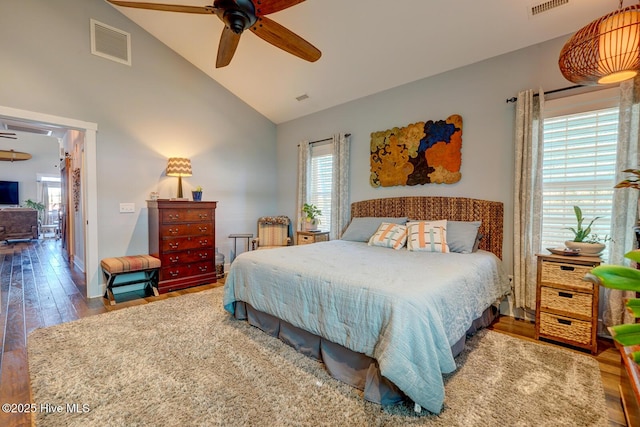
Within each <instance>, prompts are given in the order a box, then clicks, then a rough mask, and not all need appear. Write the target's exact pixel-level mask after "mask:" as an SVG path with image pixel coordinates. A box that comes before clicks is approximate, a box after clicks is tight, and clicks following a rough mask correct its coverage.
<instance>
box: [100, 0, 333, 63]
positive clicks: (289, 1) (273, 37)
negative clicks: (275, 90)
mask: <svg viewBox="0 0 640 427" xmlns="http://www.w3.org/2000/svg"><path fill="white" fill-rule="evenodd" d="M107 1H108V2H109V3H112V4H114V5H116V6H124V7H133V8H138V9H151V10H161V11H167V12H183V13H198V14H215V15H217V16H218V18H220V19H221V20H222V22H224V24H225V26H224V29H223V30H222V36H221V37H220V44H219V46H218V57H217V59H216V68H221V67H225V66H227V65H229V63H230V62H231V59H232V58H233V54H234V53H235V52H236V48H237V47H238V42H239V41H240V35H241V34H242V32H243V31H244V30H246V29H247V28H248V29H249V30H251V32H252V33H254V34H255V35H257V36H258V37H260V38H261V39H263V40H265V41H267V42H269V43H271V44H272V45H274V46H276V47H279V48H280V49H282V50H284V51H286V52H289V53H291V54H293V55H295V56H297V57H299V58H302V59H304V60H306V61H309V62H315V61H317V60H318V59H320V56H321V55H322V53H321V52H320V51H319V50H318V49H317V48H316V47H315V46H313V45H312V44H311V43H309V42H308V41H306V40H305V39H303V38H302V37H300V36H298V35H297V34H295V33H293V32H292V31H290V30H288V29H287V28H285V27H283V26H282V25H280V24H278V23H277V22H275V21H273V20H271V19H269V18H267V17H266V16H265V15H269V14H271V13H275V12H279V11H281V10H284V9H287V8H289V7H291V6H294V5H296V4H298V3H302V2H303V1H304V0H215V1H214V2H213V5H212V6H182V5H173V4H162V3H142V2H130V1H117V0H107Z"/></svg>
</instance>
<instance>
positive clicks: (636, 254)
mask: <svg viewBox="0 0 640 427" xmlns="http://www.w3.org/2000/svg"><path fill="white" fill-rule="evenodd" d="M624 257H625V258H629V259H630V260H631V261H635V262H638V263H640V250H635V251H629V252H627V253H626V254H624Z"/></svg>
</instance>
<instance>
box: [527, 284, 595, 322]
mask: <svg viewBox="0 0 640 427" xmlns="http://www.w3.org/2000/svg"><path fill="white" fill-rule="evenodd" d="M540 308H542V309H544V308H549V309H552V310H559V311H564V312H566V313H571V314H578V315H581V316H586V317H591V315H592V314H593V296H592V295H591V294H583V293H580V292H573V291H567V290H563V289H555V288H549V287H547V286H542V287H541V288H540Z"/></svg>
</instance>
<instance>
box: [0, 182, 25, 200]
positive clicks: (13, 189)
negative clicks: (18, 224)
mask: <svg viewBox="0 0 640 427" xmlns="http://www.w3.org/2000/svg"><path fill="white" fill-rule="evenodd" d="M18 189H19V185H18V181H0V205H18V204H20V197H19V193H18Z"/></svg>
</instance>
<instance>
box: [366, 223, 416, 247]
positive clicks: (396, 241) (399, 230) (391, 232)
mask: <svg viewBox="0 0 640 427" xmlns="http://www.w3.org/2000/svg"><path fill="white" fill-rule="evenodd" d="M406 242H407V227H405V226H404V225H400V224H393V223H390V222H383V223H381V224H380V226H379V227H378V230H377V231H376V232H375V234H374V235H373V236H371V238H370V239H369V246H383V247H385V248H393V249H402V248H403V247H404V244H405V243H406Z"/></svg>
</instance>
